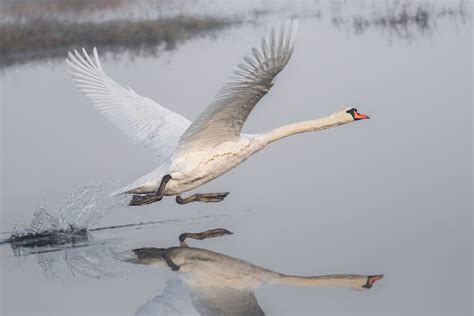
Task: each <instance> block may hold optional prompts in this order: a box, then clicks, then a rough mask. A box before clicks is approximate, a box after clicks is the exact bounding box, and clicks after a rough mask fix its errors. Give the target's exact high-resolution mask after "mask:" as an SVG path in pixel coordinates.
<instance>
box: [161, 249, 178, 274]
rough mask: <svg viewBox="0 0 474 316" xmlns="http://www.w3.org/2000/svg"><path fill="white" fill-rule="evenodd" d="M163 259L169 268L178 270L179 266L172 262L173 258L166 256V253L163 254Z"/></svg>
mask: <svg viewBox="0 0 474 316" xmlns="http://www.w3.org/2000/svg"><path fill="white" fill-rule="evenodd" d="M163 259H165V261H166V264H167V265H168V266H169V267H170V268H171V270H173V271H178V270H179V266H177V265H176V263H174V262H173V260H171V258H170V257H169V256H168V254H167V253H164V254H163Z"/></svg>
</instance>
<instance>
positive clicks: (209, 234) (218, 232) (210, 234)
mask: <svg viewBox="0 0 474 316" xmlns="http://www.w3.org/2000/svg"><path fill="white" fill-rule="evenodd" d="M224 235H233V233H232V232H231V231H228V230H227V229H224V228H216V229H210V230H206V231H205V232H201V233H183V234H181V235H179V242H180V246H181V247H189V246H188V245H187V244H186V241H185V240H186V239H187V238H192V239H197V240H203V239H206V238H214V237H220V236H224Z"/></svg>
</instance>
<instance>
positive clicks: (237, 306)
mask: <svg viewBox="0 0 474 316" xmlns="http://www.w3.org/2000/svg"><path fill="white" fill-rule="evenodd" d="M135 315H136V316H145V315H206V316H208V315H252V316H257V315H265V313H264V312H263V311H262V309H261V308H260V306H259V305H258V302H257V298H256V297H255V294H254V293H253V291H251V290H235V289H231V288H221V287H214V288H201V287H187V286H185V285H184V284H183V282H182V281H181V279H180V278H179V277H178V276H177V275H176V274H173V275H172V276H171V277H170V279H168V281H167V282H166V287H165V289H164V290H163V293H162V294H160V295H157V296H155V297H154V298H153V299H151V300H149V301H147V302H146V303H144V304H143V305H142V306H140V307H139V308H138V310H137V312H136V313H135Z"/></svg>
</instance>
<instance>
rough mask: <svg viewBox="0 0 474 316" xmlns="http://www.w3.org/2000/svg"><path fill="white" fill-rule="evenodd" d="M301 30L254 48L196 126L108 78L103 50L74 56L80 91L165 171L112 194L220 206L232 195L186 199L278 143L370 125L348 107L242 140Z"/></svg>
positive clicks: (286, 30) (273, 35)
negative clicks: (353, 125) (301, 135)
mask: <svg viewBox="0 0 474 316" xmlns="http://www.w3.org/2000/svg"><path fill="white" fill-rule="evenodd" d="M296 31H297V25H296V21H292V22H290V21H289V22H287V23H286V24H284V25H282V26H281V29H280V31H279V32H275V29H272V31H271V32H270V34H269V36H268V37H266V38H263V39H262V42H261V47H260V49H256V48H253V49H252V51H251V56H250V57H245V58H244V63H243V64H239V65H238V68H237V70H236V71H235V72H234V75H235V76H234V77H233V79H232V81H230V82H228V83H227V84H226V85H224V87H223V88H221V90H220V91H219V92H218V94H217V96H216V98H215V100H214V101H213V102H212V103H211V104H210V105H209V106H208V107H207V108H206V109H205V110H204V112H202V114H201V115H200V116H199V117H198V118H197V119H196V120H195V121H194V122H192V123H191V122H190V121H189V120H187V119H186V118H184V117H183V116H181V115H179V114H177V113H174V112H172V111H170V110H168V109H167V108H165V107H163V106H161V105H159V104H157V103H155V102H154V101H152V100H150V99H148V98H145V97H142V96H141V95H139V94H137V93H136V92H134V91H133V90H131V89H130V88H125V87H123V86H121V85H120V84H118V83H117V82H115V81H113V80H112V79H111V78H109V77H108V76H107V75H106V74H105V72H104V71H103V69H102V67H101V65H100V62H99V56H98V54H97V49H96V48H94V49H93V55H94V56H93V58H91V57H89V55H88V53H87V52H86V51H85V50H84V49H83V55H81V54H80V53H78V52H77V51H75V52H74V54H73V53H71V52H69V58H68V59H67V63H68V64H69V67H70V72H71V74H72V78H73V80H74V82H75V83H76V85H77V86H78V87H79V89H80V90H81V91H82V92H83V93H84V94H85V95H86V96H87V97H88V98H89V99H90V100H91V101H92V103H93V104H94V105H95V107H96V108H97V109H98V110H99V112H101V113H102V114H103V115H104V116H105V117H106V118H107V119H109V120H110V121H111V122H112V123H114V124H115V125H116V126H118V127H119V128H120V129H121V130H122V131H123V132H124V133H125V134H127V135H128V136H129V137H130V138H131V139H132V141H133V142H135V143H143V144H144V145H145V146H147V147H149V148H151V149H152V150H153V152H154V153H155V155H156V157H157V162H158V168H156V169H155V170H153V171H152V172H150V173H148V174H146V175H145V176H143V177H141V178H139V179H138V180H136V181H134V182H133V183H131V184H130V185H128V186H126V187H124V188H122V189H120V190H118V191H116V192H114V193H113V194H124V193H125V194H135V195H134V196H133V198H132V200H131V202H130V205H144V204H149V203H153V202H156V201H159V200H161V199H162V197H163V196H173V195H176V201H177V202H178V203H180V204H185V203H189V202H193V201H202V202H218V201H221V200H222V199H224V198H225V196H226V195H227V194H228V193H208V194H194V195H192V196H190V197H188V198H182V197H181V196H180V194H182V193H183V192H187V191H189V190H192V189H195V188H197V187H199V186H201V185H203V184H205V183H207V182H209V181H211V180H213V179H215V178H216V177H219V176H220V175H222V174H224V173H225V172H227V171H229V170H231V169H232V168H234V167H236V166H237V165H239V164H240V163H242V162H243V161H245V160H246V159H247V158H249V157H250V156H251V155H253V154H254V153H256V152H258V151H259V150H261V149H262V148H264V147H265V146H266V145H268V144H270V143H272V142H274V141H276V140H279V139H282V138H284V137H287V136H290V135H294V134H297V133H303V132H310V131H317V130H323V129H328V128H331V127H335V126H338V125H342V124H347V123H350V122H354V121H356V120H360V119H367V118H369V117H368V116H367V115H364V114H359V113H358V112H357V110H356V109H354V108H346V109H344V110H341V111H338V112H335V113H333V114H331V115H329V116H327V117H323V118H319V119H315V120H309V121H305V122H299V123H293V124H289V125H285V126H282V127H280V128H277V129H274V130H272V131H269V132H266V133H261V134H253V135H250V134H243V133H241V130H242V127H243V125H244V123H245V121H246V120H247V118H248V116H249V114H250V112H251V111H252V109H253V108H254V107H255V105H256V104H257V103H258V101H259V100H260V99H261V98H262V97H263V96H264V95H265V94H267V92H268V91H269V90H270V88H271V87H272V86H273V82H274V79H275V76H276V75H277V74H278V73H279V72H280V71H281V70H282V69H283V68H284V67H285V66H286V64H287V63H288V60H289V59H290V57H291V54H292V52H293V49H294V44H295V36H296Z"/></svg>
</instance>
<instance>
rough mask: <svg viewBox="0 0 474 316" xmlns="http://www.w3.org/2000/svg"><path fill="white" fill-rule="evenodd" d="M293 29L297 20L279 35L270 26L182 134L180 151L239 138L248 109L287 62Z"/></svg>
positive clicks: (294, 31)
mask: <svg viewBox="0 0 474 316" xmlns="http://www.w3.org/2000/svg"><path fill="white" fill-rule="evenodd" d="M296 31H297V24H296V21H288V22H287V23H286V24H282V26H281V29H280V32H279V33H278V34H276V32H275V29H272V30H271V32H270V35H269V36H268V37H266V38H263V39H262V43H261V48H260V50H258V49H256V48H253V49H252V54H251V56H247V57H245V58H244V63H243V64H240V65H238V68H237V70H236V71H235V72H234V77H233V79H232V81H230V82H228V83H227V84H226V85H224V87H222V88H221V90H219V92H218V93H217V96H216V98H215V100H214V101H213V102H212V103H211V104H210V105H209V106H208V107H207V108H206V109H205V110H204V112H202V114H201V115H200V116H199V117H198V118H197V119H196V120H195V121H194V122H193V123H192V125H191V126H190V127H189V128H188V129H187V130H186V132H185V133H184V134H183V136H181V138H180V140H179V147H178V151H179V152H184V151H189V150H203V149H207V148H211V147H213V146H216V145H218V144H221V143H223V142H226V141H232V140H237V139H238V138H239V137H240V132H241V130H242V127H243V125H244V123H245V121H246V120H247V118H248V116H249V115H250V112H251V111H252V109H253V108H254V107H255V105H256V104H257V103H258V101H259V100H260V99H261V98H262V97H263V96H264V95H265V94H267V92H268V91H269V90H270V88H271V87H272V85H273V80H274V78H275V76H276V75H277V74H278V73H279V72H280V71H282V70H283V68H284V67H285V66H286V64H287V63H288V60H289V59H290V57H291V54H292V53H293V48H294V44H295V37H296Z"/></svg>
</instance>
